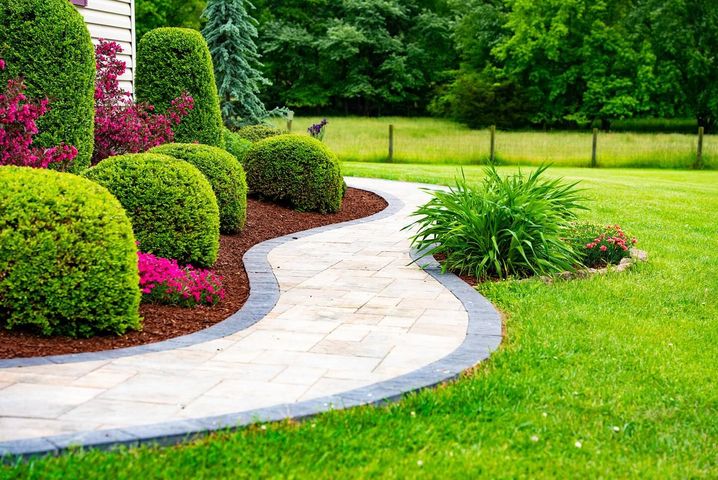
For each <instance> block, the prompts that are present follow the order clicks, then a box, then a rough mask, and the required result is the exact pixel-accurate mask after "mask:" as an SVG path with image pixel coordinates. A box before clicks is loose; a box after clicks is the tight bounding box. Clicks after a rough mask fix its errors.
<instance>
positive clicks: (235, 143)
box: [224, 128, 252, 164]
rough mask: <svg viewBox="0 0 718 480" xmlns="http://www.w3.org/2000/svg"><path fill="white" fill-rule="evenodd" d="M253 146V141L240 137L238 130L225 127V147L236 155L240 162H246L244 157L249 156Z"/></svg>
mask: <svg viewBox="0 0 718 480" xmlns="http://www.w3.org/2000/svg"><path fill="white" fill-rule="evenodd" d="M251 146H252V142H250V141H249V140H247V139H246V138H242V137H240V136H239V134H238V133H237V132H233V131H232V130H230V129H228V128H225V129H224V148H225V149H226V150H227V151H228V152H229V153H231V154H232V155H234V156H235V158H236V159H237V160H239V163H242V164H243V163H244V158H245V157H246V156H247V152H249V148H250V147H251Z"/></svg>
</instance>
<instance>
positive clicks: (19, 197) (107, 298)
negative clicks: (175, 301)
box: [0, 166, 141, 337]
mask: <svg viewBox="0 0 718 480" xmlns="http://www.w3.org/2000/svg"><path fill="white" fill-rule="evenodd" d="M139 280H140V277H139V274H138V270H137V247H136V246H135V238H134V236H133V235H132V226H131V225H130V221H129V219H128V218H127V215H125V212H124V211H123V210H122V206H121V205H120V203H119V202H118V201H117V199H116V198H114V197H113V196H112V195H110V193H109V192H108V191H107V190H106V189H105V188H103V187H101V186H99V185H97V184H95V183H93V182H90V181H89V180H86V179H84V178H81V177H77V176H75V175H71V174H69V173H60V172H54V171H51V170H40V169H33V168H27V167H11V166H6V167H0V325H2V326H3V327H4V328H8V329H13V328H17V327H29V328H31V329H33V330H36V331H38V332H41V333H42V334H44V335H69V336H73V337H75V336H79V337H88V336H90V335H93V334H97V333H116V334H122V333H124V332H125V331H126V330H127V329H138V328H140V325H141V322H140V317H139V315H138V309H139V305H140V289H139Z"/></svg>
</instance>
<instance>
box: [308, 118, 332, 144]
mask: <svg viewBox="0 0 718 480" xmlns="http://www.w3.org/2000/svg"><path fill="white" fill-rule="evenodd" d="M327 123H329V122H327V119H326V118H325V119H323V120H322V121H321V122H319V123H315V124H314V125H312V126H311V127H309V128H308V129H307V132H308V133H309V135H311V136H312V138H316V139H317V140H324V134H325V133H326V128H327Z"/></svg>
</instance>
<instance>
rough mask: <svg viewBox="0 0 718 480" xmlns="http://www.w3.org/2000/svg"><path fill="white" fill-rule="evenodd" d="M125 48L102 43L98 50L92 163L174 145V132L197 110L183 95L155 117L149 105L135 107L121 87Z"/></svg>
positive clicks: (113, 43) (143, 104) (191, 101)
mask: <svg viewBox="0 0 718 480" xmlns="http://www.w3.org/2000/svg"><path fill="white" fill-rule="evenodd" d="M121 52H122V47H121V46H120V45H119V44H118V43H115V42H108V41H106V40H100V43H99V45H97V47H96V49H95V56H96V59H97V80H96V89H95V151H94V153H93V156H92V163H93V165H94V164H97V163H98V162H99V161H101V160H104V159H105V158H108V157H112V156H115V155H123V154H126V153H140V152H145V151H147V150H149V149H150V148H152V147H156V146H158V145H162V144H164V143H171V142H172V141H173V140H174V132H173V131H172V128H173V127H174V126H176V125H179V124H180V122H181V121H182V117H184V116H186V115H187V114H189V112H190V110H192V109H193V108H194V99H193V98H192V97H191V96H190V95H189V94H187V93H186V92H185V93H183V94H182V95H181V96H179V97H177V98H176V99H174V100H173V101H172V105H171V107H170V108H169V109H168V110H167V112H166V113H165V114H159V113H155V108H154V106H152V105H149V104H147V103H135V102H133V100H132V95H131V94H130V93H129V92H126V91H124V90H123V89H122V88H121V87H120V81H119V79H120V77H122V75H124V73H125V71H126V69H127V66H126V65H125V62H123V61H121V60H119V59H118V58H117V55H118V54H119V53H121Z"/></svg>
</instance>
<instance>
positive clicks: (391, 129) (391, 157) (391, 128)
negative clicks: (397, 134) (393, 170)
mask: <svg viewBox="0 0 718 480" xmlns="http://www.w3.org/2000/svg"><path fill="white" fill-rule="evenodd" d="M393 161H394V125H389V163H392V162H393Z"/></svg>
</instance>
